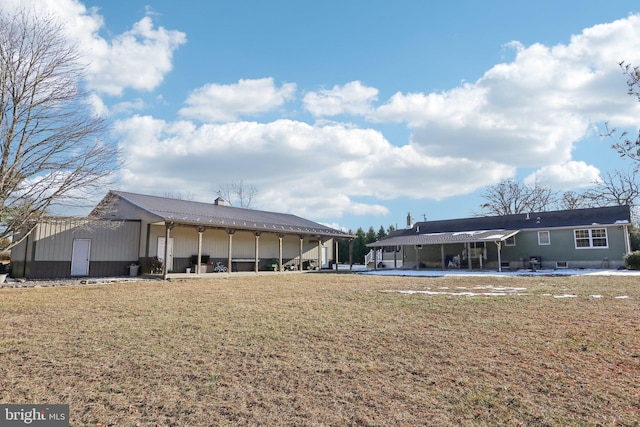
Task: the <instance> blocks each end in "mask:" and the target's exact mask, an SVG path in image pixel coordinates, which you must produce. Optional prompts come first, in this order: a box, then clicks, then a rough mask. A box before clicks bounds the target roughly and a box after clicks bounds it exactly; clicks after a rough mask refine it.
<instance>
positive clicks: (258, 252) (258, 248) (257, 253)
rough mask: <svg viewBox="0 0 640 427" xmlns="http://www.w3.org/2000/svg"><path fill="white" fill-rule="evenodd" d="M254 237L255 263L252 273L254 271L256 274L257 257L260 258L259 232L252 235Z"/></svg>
mask: <svg viewBox="0 0 640 427" xmlns="http://www.w3.org/2000/svg"><path fill="white" fill-rule="evenodd" d="M254 235H255V236H256V259H255V263H254V266H253V271H255V272H256V273H257V272H258V264H259V261H258V257H259V256H260V232H259V231H256V232H255V233H254Z"/></svg>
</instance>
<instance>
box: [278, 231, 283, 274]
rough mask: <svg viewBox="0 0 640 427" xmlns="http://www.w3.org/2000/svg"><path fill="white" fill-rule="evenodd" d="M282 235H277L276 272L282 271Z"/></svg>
mask: <svg viewBox="0 0 640 427" xmlns="http://www.w3.org/2000/svg"><path fill="white" fill-rule="evenodd" d="M283 238H284V234H278V271H282V239H283Z"/></svg>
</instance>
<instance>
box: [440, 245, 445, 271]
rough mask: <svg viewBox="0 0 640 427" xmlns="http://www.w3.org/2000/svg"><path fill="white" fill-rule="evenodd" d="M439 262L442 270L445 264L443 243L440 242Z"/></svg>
mask: <svg viewBox="0 0 640 427" xmlns="http://www.w3.org/2000/svg"><path fill="white" fill-rule="evenodd" d="M440 263H441V264H442V269H443V270H444V269H445V268H446V266H445V265H444V245H443V244H440Z"/></svg>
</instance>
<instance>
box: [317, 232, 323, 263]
mask: <svg viewBox="0 0 640 427" xmlns="http://www.w3.org/2000/svg"><path fill="white" fill-rule="evenodd" d="M321 268H322V238H321V237H320V236H318V270H320V269H321Z"/></svg>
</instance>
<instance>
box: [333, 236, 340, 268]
mask: <svg viewBox="0 0 640 427" xmlns="http://www.w3.org/2000/svg"><path fill="white" fill-rule="evenodd" d="M335 242H336V249H335V253H334V254H333V260H334V261H335V264H336V271H338V260H339V257H338V239H336V240H335Z"/></svg>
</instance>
